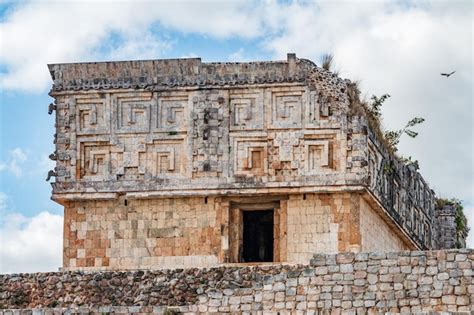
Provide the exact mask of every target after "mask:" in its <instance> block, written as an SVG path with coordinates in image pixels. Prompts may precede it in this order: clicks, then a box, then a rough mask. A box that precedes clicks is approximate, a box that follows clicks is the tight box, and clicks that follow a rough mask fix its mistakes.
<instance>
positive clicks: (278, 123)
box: [267, 90, 306, 129]
mask: <svg viewBox="0 0 474 315" xmlns="http://www.w3.org/2000/svg"><path fill="white" fill-rule="evenodd" d="M304 95H305V91H304V90H289V91H279V90H278V91H273V90H270V91H268V92H267V100H269V101H270V103H271V104H270V105H271V106H269V108H267V110H268V111H269V113H268V116H269V119H268V121H269V128H270V129H291V128H301V127H302V122H303V103H306V102H304Z"/></svg>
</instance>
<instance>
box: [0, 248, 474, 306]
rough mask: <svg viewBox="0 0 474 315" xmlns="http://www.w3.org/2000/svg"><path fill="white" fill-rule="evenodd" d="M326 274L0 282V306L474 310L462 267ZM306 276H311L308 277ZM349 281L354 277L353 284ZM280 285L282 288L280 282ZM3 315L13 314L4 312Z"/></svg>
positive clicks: (273, 270)
mask: <svg viewBox="0 0 474 315" xmlns="http://www.w3.org/2000/svg"><path fill="white" fill-rule="evenodd" d="M444 253H447V254H450V253H457V251H456V250H450V251H445V252H444ZM471 254H472V250H469V251H468V254H467V255H466V259H465V260H464V258H463V261H466V262H470V263H472V260H473V258H474V255H471ZM414 255H416V257H418V258H419V259H417V260H413V261H412V262H411V263H412V264H413V266H412V267H418V266H419V265H418V264H419V263H420V261H424V258H426V257H427V255H428V254H427V253H425V252H417V253H416V254H414ZM349 256H350V254H349ZM368 257H369V258H368V259H367V261H366V262H367V267H366V269H368V268H369V266H371V264H373V263H377V264H378V265H385V264H392V261H393V259H392V258H388V259H387V258H383V257H380V256H379V255H368ZM370 257H372V258H370ZM447 257H449V255H438V256H437V258H435V259H436V261H437V263H439V262H443V261H445V260H446V259H447ZM323 258H324V259H319V260H320V261H321V260H324V261H327V262H329V263H331V264H333V263H335V264H336V265H337V266H343V265H349V264H343V263H338V262H337V259H336V255H325V256H324V257H323ZM334 261H336V262H334ZM340 261H341V260H340ZM344 261H345V260H344ZM396 261H397V265H396V267H398V264H400V263H404V262H403V260H398V259H397V260H396ZM436 265H437V264H436ZM331 266H334V265H331ZM326 267H328V265H318V266H311V265H273V266H261V267H259V266H251V267H248V266H241V267H221V268H209V269H196V268H191V269H175V270H154V271H151V270H137V271H96V272H81V271H73V272H55V273H54V272H52V273H37V274H19V275H0V305H2V307H3V308H13V309H17V310H18V309H22V308H38V309H35V311H34V313H33V314H45V315H46V314H52V312H54V313H55V314H57V313H68V312H69V313H70V312H71V311H73V312H79V313H84V314H88V313H89V312H92V313H94V312H95V313H107V312H117V313H147V314H148V313H159V314H161V313H165V312H168V311H171V310H175V311H179V312H185V313H197V312H220V313H227V312H258V311H266V312H267V311H268V312H278V311H281V310H286V311H287V312H295V313H297V311H301V312H310V311H313V310H314V309H315V308H319V309H327V310H331V311H332V312H335V313H338V314H339V313H341V314H342V313H343V312H344V311H347V312H358V313H367V312H369V313H370V312H375V313H380V312H387V310H390V312H392V313H400V312H402V313H403V312H410V313H415V312H418V313H419V312H430V311H438V312H439V311H443V312H446V311H450V312H454V311H470V310H472V301H473V296H474V283H473V279H472V277H471V276H465V275H464V273H463V271H464V269H463V268H470V266H469V265H468V264H464V265H462V266H461V267H459V266H456V265H452V266H451V267H448V268H447V269H446V272H439V270H437V272H438V273H437V274H433V273H434V272H435V271H436V269H433V270H429V268H424V269H419V273H416V274H400V273H395V274H391V273H390V271H389V269H388V271H387V272H388V273H387V274H381V273H380V270H378V271H375V273H367V272H366V270H364V269H362V270H356V271H349V270H348V271H347V273H332V272H331V271H329V270H325V273H326V274H325V275H317V274H316V272H311V270H313V271H314V270H315V269H317V268H326ZM345 268H346V267H342V268H341V269H345ZM327 269H329V268H327ZM452 271H456V272H457V273H456V274H458V276H457V278H455V279H456V280H457V282H456V283H455V284H451V283H450V282H451V280H452V278H450V277H449V273H450V272H452ZM305 274H307V275H309V277H305V276H303V275H305ZM346 275H347V276H350V277H347V278H346V277H345V276H346ZM341 276H342V277H341ZM274 279H276V280H278V281H277V282H273V280H274ZM379 279H380V280H379ZM52 308H54V309H52ZM42 312H43V313H42ZM48 312H49V313H48ZM0 314H13V313H12V312H10V311H8V310H0ZM22 314H23V313H22ZM25 314H26V313H25Z"/></svg>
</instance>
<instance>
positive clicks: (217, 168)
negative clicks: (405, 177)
mask: <svg viewBox="0 0 474 315" xmlns="http://www.w3.org/2000/svg"><path fill="white" fill-rule="evenodd" d="M49 67H50V71H51V75H52V77H53V81H54V85H53V88H52V90H51V96H53V97H54V98H55V105H56V106H55V108H56V139H55V142H56V152H55V157H56V160H57V166H56V170H55V175H56V182H55V183H54V184H53V188H54V190H53V195H54V197H56V198H60V195H61V194H82V195H84V193H85V192H90V193H91V195H92V194H97V193H114V192H127V193H137V194H148V195H160V194H167V195H173V194H187V193H198V192H199V191H202V190H203V189H205V190H206V191H208V192H209V191H215V192H219V191H220V192H232V191H236V190H239V192H242V191H245V190H246V189H247V190H252V189H253V190H255V189H257V190H259V189H260V190H262V191H263V190H266V191H268V189H273V190H274V191H275V192H278V191H279V190H282V189H287V190H288V189H290V190H291V189H293V190H299V189H303V190H304V189H306V188H307V189H310V188H311V187H312V188H311V189H313V191H314V187H326V188H327V187H333V188H334V189H340V187H347V186H357V185H361V184H362V183H363V180H364V178H365V177H366V174H365V172H366V170H365V164H364V163H362V162H361V161H362V160H364V159H366V157H365V156H364V155H365V154H367V150H366V143H365V142H364V139H366V136H365V134H364V130H363V128H361V127H360V126H359V125H353V124H352V123H348V121H347V112H348V100H347V93H346V91H345V89H346V83H345V82H344V81H343V80H341V79H339V78H337V77H336V76H335V75H334V74H332V73H330V72H328V71H325V70H322V69H320V68H317V67H316V66H315V65H314V64H313V63H312V62H310V61H307V60H301V59H297V58H296V57H295V56H294V55H291V54H290V55H289V56H288V60H286V61H281V62H255V63H201V61H200V59H177V60H158V61H130V62H104V63H84V64H58V65H50V66H49ZM326 188H324V189H326ZM244 193H245V192H244Z"/></svg>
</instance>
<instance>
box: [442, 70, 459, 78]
mask: <svg viewBox="0 0 474 315" xmlns="http://www.w3.org/2000/svg"><path fill="white" fill-rule="evenodd" d="M454 72H456V71H453V72H451V73H441V75H444V76H445V77H446V78H449V77H450V76H451V75H452V74H454Z"/></svg>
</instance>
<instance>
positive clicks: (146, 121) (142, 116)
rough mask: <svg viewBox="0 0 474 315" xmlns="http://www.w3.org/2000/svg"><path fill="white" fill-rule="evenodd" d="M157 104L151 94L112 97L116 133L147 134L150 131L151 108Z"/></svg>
mask: <svg viewBox="0 0 474 315" xmlns="http://www.w3.org/2000/svg"><path fill="white" fill-rule="evenodd" d="M153 103H155V100H154V98H153V97H152V94H151V93H125V94H118V95H112V107H113V110H114V118H115V119H114V120H115V122H116V125H115V132H116V133H147V132H149V131H150V107H151V104H153Z"/></svg>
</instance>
